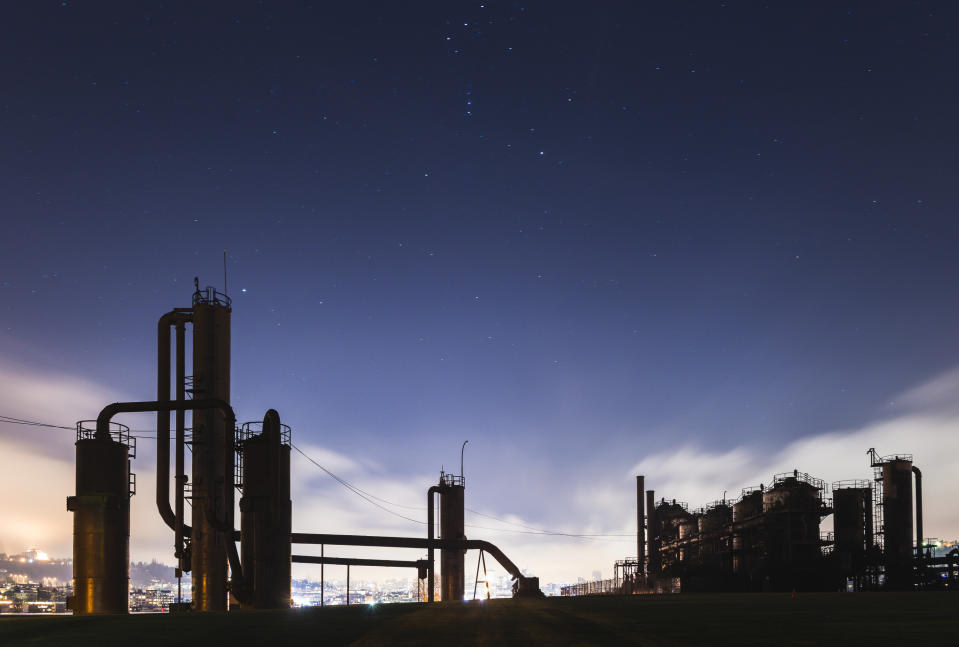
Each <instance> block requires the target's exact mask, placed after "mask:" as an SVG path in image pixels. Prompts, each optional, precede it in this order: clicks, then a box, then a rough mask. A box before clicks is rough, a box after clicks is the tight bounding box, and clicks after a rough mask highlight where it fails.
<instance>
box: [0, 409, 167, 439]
mask: <svg viewBox="0 0 959 647" xmlns="http://www.w3.org/2000/svg"><path fill="white" fill-rule="evenodd" d="M0 422H6V423H8V424H11V425H24V426H26V427H44V428H47V429H64V430H66V431H75V430H76V425H74V426H73V427H67V426H65V425H54V424H50V423H47V422H37V421H36V420H26V419H24V418H14V417H13V416H5V415H2V414H0ZM130 435H131V436H134V437H136V438H156V430H155V429H149V430H147V429H133V430H131V431H130Z"/></svg>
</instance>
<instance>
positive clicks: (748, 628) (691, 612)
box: [0, 593, 959, 647]
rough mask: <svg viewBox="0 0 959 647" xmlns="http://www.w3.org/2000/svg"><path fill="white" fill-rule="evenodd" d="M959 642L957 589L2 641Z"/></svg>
mask: <svg viewBox="0 0 959 647" xmlns="http://www.w3.org/2000/svg"><path fill="white" fill-rule="evenodd" d="M288 644H289V645H302V646H304V647H305V646H307V645H440V644H442V645H448V646H450V647H453V646H458V645H649V646H658V645H710V646H721V645H737V646H742V645H762V646H764V647H769V646H773V645H775V646H777V647H778V646H781V645H869V646H870V647H880V646H882V645H899V644H901V645H923V646H925V645H954V646H955V645H959V594H956V593H903V594H896V593H885V594H856V595H853V594H839V593H836V594H808V593H807V594H800V595H799V596H798V597H796V598H795V599H793V598H792V597H791V596H790V595H788V594H785V595H779V594H768V595H742V594H728V595H683V596H679V595H674V596H661V597H660V596H655V597H654V596H633V597H604V598H550V599H546V600H535V601H531V600H492V601H490V602H482V603H479V602H472V603H462V604H434V605H425V604H395V605H380V606H376V607H370V606H360V605H357V606H351V607H327V608H324V609H302V610H295V611H259V612H232V613H222V614H206V615H180V616H169V615H133V616H122V617H87V618H74V617H65V616H57V617H20V618H18V617H13V616H6V617H4V616H0V645H2V646H3V647H7V646H8V645H9V646H11V647H13V646H20V645H63V646H64V647H66V646H69V647H75V646H78V645H91V646H93V647H108V646H113V645H118V646H119V645H122V646H123V647H146V646H148V645H163V646H164V647H175V646H178V645H190V646H191V647H214V646H220V645H223V646H229V647H232V646H234V645H259V646H265V647H277V646H279V645H288Z"/></svg>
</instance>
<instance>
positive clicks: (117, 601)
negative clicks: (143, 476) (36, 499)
mask: <svg viewBox="0 0 959 647" xmlns="http://www.w3.org/2000/svg"><path fill="white" fill-rule="evenodd" d="M89 422H92V421H82V422H78V423H77V443H76V448H77V467H76V469H77V474H76V488H77V490H76V494H75V495H74V496H71V497H67V510H69V511H71V512H73V596H72V597H71V598H70V599H69V600H68V606H69V608H70V609H71V610H73V613H74V614H75V615H98V614H107V613H127V610H128V591H129V586H130V497H131V496H133V493H134V489H135V488H134V483H135V481H134V479H133V475H132V474H131V473H130V458H131V457H133V456H135V455H136V439H135V438H132V437H131V436H130V430H129V428H127V427H126V426H125V425H121V424H118V423H113V424H112V425H110V426H109V431H106V430H101V432H100V433H97V432H96V431H95V428H94V427H93V426H92V425H88V424H87V423H89Z"/></svg>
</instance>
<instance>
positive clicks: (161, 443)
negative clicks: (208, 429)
mask: <svg viewBox="0 0 959 647" xmlns="http://www.w3.org/2000/svg"><path fill="white" fill-rule="evenodd" d="M192 312H193V311H192V310H191V309H189V308H175V309H173V310H172V311H170V312H168V313H166V314H165V315H163V316H162V317H160V321H159V322H157V402H169V401H170V326H172V325H174V324H177V325H179V323H180V322H185V321H191V320H192ZM150 411H153V409H150ZM99 433H100V431H99V428H98V429H97V434H99ZM106 433H109V428H108V429H107V431H106ZM156 502H157V510H159V511H160V518H161V519H163V521H164V523H166V525H168V526H169V527H170V529H171V530H176V516H175V515H174V514H173V509H172V508H171V507H170V411H169V410H167V411H166V412H161V411H159V410H157V485H156Z"/></svg>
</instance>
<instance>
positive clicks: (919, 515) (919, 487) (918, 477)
mask: <svg viewBox="0 0 959 647" xmlns="http://www.w3.org/2000/svg"><path fill="white" fill-rule="evenodd" d="M912 473H913V474H915V476H916V553H917V554H918V557H919V569H920V570H922V562H923V559H924V554H923V546H922V542H923V536H922V472H921V471H920V470H919V468H918V467H916V466H915V465H913V466H912Z"/></svg>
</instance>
